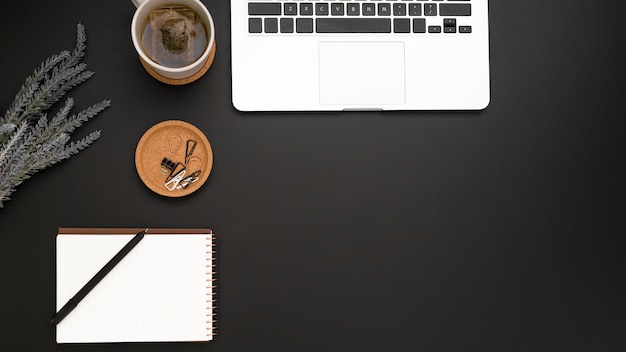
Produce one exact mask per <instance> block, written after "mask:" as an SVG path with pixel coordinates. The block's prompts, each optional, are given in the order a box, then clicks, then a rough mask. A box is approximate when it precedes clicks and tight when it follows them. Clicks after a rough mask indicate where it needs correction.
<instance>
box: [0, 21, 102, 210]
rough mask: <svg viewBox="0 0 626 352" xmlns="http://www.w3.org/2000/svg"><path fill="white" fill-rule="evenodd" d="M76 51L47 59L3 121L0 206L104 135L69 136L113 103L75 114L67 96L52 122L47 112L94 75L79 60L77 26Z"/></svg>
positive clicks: (81, 41) (82, 45) (81, 39)
mask: <svg viewBox="0 0 626 352" xmlns="http://www.w3.org/2000/svg"><path fill="white" fill-rule="evenodd" d="M76 32H77V39H76V47H75V48H74V50H72V51H66V50H65V51H61V52H60V53H59V54H55V55H52V56H50V57H49V58H47V59H46V60H45V61H44V62H42V63H41V65H40V66H39V67H37V68H36V69H35V70H34V72H33V74H32V75H30V76H28V77H27V78H26V80H25V81H24V84H23V85H22V87H21V88H20V90H19V92H18V93H17V95H16V96H15V99H14V100H13V103H12V104H11V105H10V106H9V108H8V109H7V111H6V113H5V115H4V116H3V117H2V118H0V208H1V207H3V205H4V203H5V202H6V201H7V200H9V199H10V198H9V196H10V195H11V194H12V193H13V192H14V191H15V188H16V187H17V186H18V185H20V184H21V183H22V182H24V181H25V180H26V179H28V178H29V177H30V176H32V175H33V174H35V173H36V172H38V171H40V170H43V169H45V168H47V167H49V166H51V165H54V164H56V163H58V162H59V161H61V160H64V159H67V158H69V157H70V156H72V155H74V154H77V153H78V152H80V151H81V150H83V149H85V148H86V147H88V146H89V145H91V143H93V142H94V141H95V140H97V139H98V138H99V137H100V132H101V131H99V130H98V131H94V132H91V133H89V134H88V135H87V136H85V137H83V138H81V139H79V140H76V141H72V140H71V136H70V135H71V133H72V132H74V130H75V129H76V128H78V127H80V126H81V125H82V124H83V123H84V122H86V121H88V120H89V119H91V118H92V117H94V116H96V115H97V114H98V113H100V112H101V111H103V110H104V109H106V108H107V107H109V106H110V105H111V101H110V100H103V101H101V102H100V103H97V104H94V105H92V106H90V107H88V108H87V109H85V110H83V111H80V112H79V113H77V114H71V110H72V108H73V107H74V100H73V99H72V98H67V99H66V100H65V102H64V104H63V106H62V107H60V108H59V110H58V112H57V113H56V114H55V115H54V116H53V117H52V119H48V110H49V109H50V108H51V107H52V106H53V105H54V104H55V103H56V102H58V101H59V100H61V99H62V98H63V97H64V96H65V94H66V93H67V92H68V91H69V90H70V89H72V88H73V87H75V86H77V85H79V84H80V83H83V82H85V81H86V80H88V79H89V78H91V77H92V76H93V75H94V73H93V72H92V71H89V70H87V65H86V64H84V63H82V62H80V61H81V59H82V58H83V56H84V55H85V49H86V41H87V36H86V34H85V28H84V26H83V25H82V24H80V23H79V24H78V25H77V31H76Z"/></svg>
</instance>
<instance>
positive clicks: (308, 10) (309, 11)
mask: <svg viewBox="0 0 626 352" xmlns="http://www.w3.org/2000/svg"><path fill="white" fill-rule="evenodd" d="M300 15H301V16H313V4H312V3H310V2H305V3H301V4H300Z"/></svg>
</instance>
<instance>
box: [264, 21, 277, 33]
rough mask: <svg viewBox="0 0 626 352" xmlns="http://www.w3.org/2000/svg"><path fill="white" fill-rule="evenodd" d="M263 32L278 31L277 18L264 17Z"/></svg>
mask: <svg viewBox="0 0 626 352" xmlns="http://www.w3.org/2000/svg"><path fill="white" fill-rule="evenodd" d="M264 26H265V33H278V19H277V18H266V19H265V21H264Z"/></svg>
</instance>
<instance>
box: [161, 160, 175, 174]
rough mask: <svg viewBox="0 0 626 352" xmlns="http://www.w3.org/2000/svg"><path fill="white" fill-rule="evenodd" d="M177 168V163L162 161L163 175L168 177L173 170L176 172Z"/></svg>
mask: <svg viewBox="0 0 626 352" xmlns="http://www.w3.org/2000/svg"><path fill="white" fill-rule="evenodd" d="M175 167H176V162H174V161H172V160H170V159H168V158H163V160H162V161H161V174H163V175H167V174H168V173H170V172H172V170H174V168H175Z"/></svg>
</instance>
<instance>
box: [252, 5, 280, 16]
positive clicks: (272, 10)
mask: <svg viewBox="0 0 626 352" xmlns="http://www.w3.org/2000/svg"><path fill="white" fill-rule="evenodd" d="M280 14H281V11H280V3H278V2H250V3H248V15H280Z"/></svg>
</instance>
